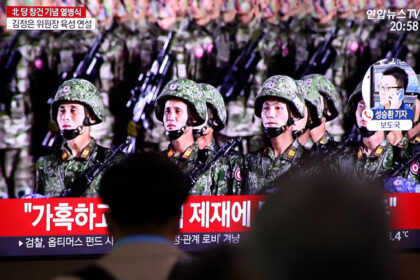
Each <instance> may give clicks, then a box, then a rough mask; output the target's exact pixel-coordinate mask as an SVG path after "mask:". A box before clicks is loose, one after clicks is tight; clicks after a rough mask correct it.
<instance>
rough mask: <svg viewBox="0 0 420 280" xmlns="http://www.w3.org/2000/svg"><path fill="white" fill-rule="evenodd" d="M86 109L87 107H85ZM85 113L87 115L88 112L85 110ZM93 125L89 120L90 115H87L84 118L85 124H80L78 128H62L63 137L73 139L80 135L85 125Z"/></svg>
mask: <svg viewBox="0 0 420 280" xmlns="http://www.w3.org/2000/svg"><path fill="white" fill-rule="evenodd" d="M85 110H86V108H85ZM85 115H87V113H86V112H85ZM90 125H92V124H91V123H90V121H89V118H88V117H85V118H84V120H83V125H81V126H78V127H77V128H76V129H63V130H60V134H61V137H63V139H64V140H66V141H68V140H73V139H74V138H76V137H77V136H79V135H80V133H81V132H82V130H83V127H85V126H90Z"/></svg>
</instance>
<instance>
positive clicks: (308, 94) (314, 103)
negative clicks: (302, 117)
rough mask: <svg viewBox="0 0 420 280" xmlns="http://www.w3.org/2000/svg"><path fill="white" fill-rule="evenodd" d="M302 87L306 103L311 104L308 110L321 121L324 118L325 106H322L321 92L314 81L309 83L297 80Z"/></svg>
mask: <svg viewBox="0 0 420 280" xmlns="http://www.w3.org/2000/svg"><path fill="white" fill-rule="evenodd" d="M296 82H297V83H298V85H299V87H300V89H301V92H302V95H303V98H304V99H305V103H306V104H309V106H307V107H308V110H310V111H311V116H312V117H315V116H316V117H317V118H318V121H321V119H322V111H323V109H324V108H322V104H321V101H320V100H319V96H320V95H319V92H318V90H317V89H316V88H315V86H314V85H313V84H312V83H308V82H305V81H302V80H298V81H296Z"/></svg>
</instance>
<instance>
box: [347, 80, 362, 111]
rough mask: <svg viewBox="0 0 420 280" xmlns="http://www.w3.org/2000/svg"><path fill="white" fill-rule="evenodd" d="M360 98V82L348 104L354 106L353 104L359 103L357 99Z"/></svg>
mask: <svg viewBox="0 0 420 280" xmlns="http://www.w3.org/2000/svg"><path fill="white" fill-rule="evenodd" d="M361 98H362V82H360V83H359V84H358V85H357V87H356V88H355V90H354V91H353V92H352V94H351V95H350V97H349V104H350V105H354V103H356V102H359V99H361Z"/></svg>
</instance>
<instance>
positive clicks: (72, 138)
mask: <svg viewBox="0 0 420 280" xmlns="http://www.w3.org/2000/svg"><path fill="white" fill-rule="evenodd" d="M50 113H51V119H52V120H53V121H54V122H56V123H57V125H58V127H59V129H60V134H61V136H62V137H63V139H64V143H63V145H62V147H61V150H60V151H59V152H57V153H54V154H51V155H48V156H43V157H41V158H39V159H38V161H37V164H36V172H37V178H36V179H37V184H36V192H37V193H40V194H43V195H46V196H50V197H57V196H60V195H62V194H63V192H64V191H65V190H68V189H70V188H71V187H72V183H73V182H74V181H75V179H76V178H78V177H79V176H80V175H81V174H82V172H83V171H84V170H86V169H88V168H89V167H91V166H92V165H93V164H95V163H96V162H101V161H103V160H104V159H105V158H106V157H107V155H108V154H109V153H110V150H109V149H108V148H105V147H102V146H100V145H98V144H97V143H96V140H95V139H94V138H92V137H91V136H90V126H91V125H95V124H98V123H100V122H102V120H103V117H104V107H103V103H102V99H101V95H100V93H99V92H98V90H97V89H96V87H95V86H94V85H93V84H92V83H90V82H89V81H87V80H83V79H72V80H68V81H65V82H64V83H63V84H62V85H61V86H60V87H59V89H58V91H57V93H56V95H55V97H54V100H53V101H52V103H51V110H50ZM100 177H101V175H99V176H98V177H97V178H95V179H94V181H93V182H92V183H91V184H90V185H89V186H88V188H87V189H86V190H85V192H84V193H83V194H82V196H96V195H97V191H98V187H99V186H98V185H99V181H100Z"/></svg>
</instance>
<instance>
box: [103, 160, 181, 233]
mask: <svg viewBox="0 0 420 280" xmlns="http://www.w3.org/2000/svg"><path fill="white" fill-rule="evenodd" d="M188 186H189V185H188V180H187V178H186V177H185V176H184V175H183V173H182V172H181V171H180V170H179V169H178V168H177V167H176V165H175V164H174V163H172V162H171V161H170V160H169V159H168V158H166V157H164V156H163V155H161V154H157V153H141V154H133V155H130V156H128V157H127V158H125V159H124V160H122V161H121V162H119V163H118V164H116V165H114V166H112V167H111V168H109V169H108V170H107V171H106V172H105V174H104V176H103V179H102V183H101V187H100V190H99V195H100V198H101V199H102V201H103V202H104V203H106V204H108V205H109V208H110V209H109V213H107V222H108V228H109V230H110V233H111V234H113V235H114V237H115V238H117V239H118V238H121V237H124V236H127V235H132V234H155V235H162V236H164V237H167V238H169V239H172V238H173V237H174V236H175V235H176V234H177V233H178V230H179V217H180V214H181V205H182V204H183V203H184V202H185V200H186V198H187V195H188V190H189V188H188Z"/></svg>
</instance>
